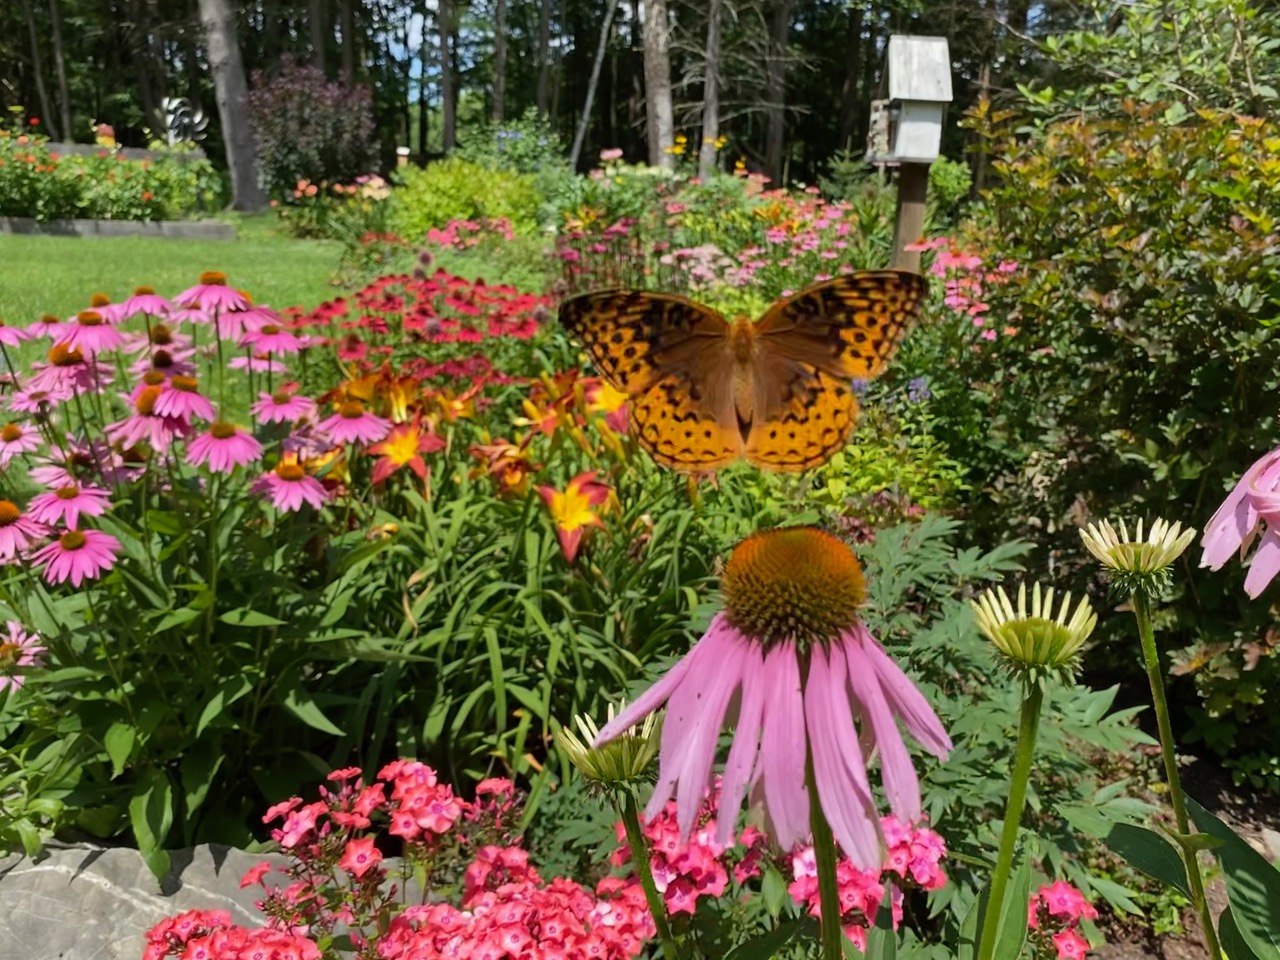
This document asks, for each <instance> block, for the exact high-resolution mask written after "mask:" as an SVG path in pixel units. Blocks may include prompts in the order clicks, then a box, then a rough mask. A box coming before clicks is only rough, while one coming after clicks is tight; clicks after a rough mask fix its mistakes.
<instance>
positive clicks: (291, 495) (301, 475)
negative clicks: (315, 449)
mask: <svg viewBox="0 0 1280 960" xmlns="http://www.w3.org/2000/svg"><path fill="white" fill-rule="evenodd" d="M253 492H254V493H263V494H266V496H267V498H268V499H269V500H270V501H271V503H272V505H273V506H274V507H275V508H276V509H277V510H284V511H286V512H289V513H292V512H295V511H298V510H301V509H302V505H303V504H304V503H309V504H311V506H313V507H314V508H315V509H317V510H319V509H320V508H321V507H323V506H324V504H325V501H326V500H328V499H329V493H328V491H326V490H325V488H324V485H323V484H322V483H321V482H320V481H319V480H317V479H316V478H315V477H312V476H309V475H308V474H307V471H306V470H304V469H303V468H302V465H301V464H299V463H298V462H297V461H296V460H294V459H293V458H292V457H287V458H286V459H284V460H281V461H280V462H279V463H277V464H276V466H275V469H274V470H272V471H270V472H269V473H264V474H263V475H262V476H260V477H259V478H258V479H257V480H256V481H254V484H253Z"/></svg>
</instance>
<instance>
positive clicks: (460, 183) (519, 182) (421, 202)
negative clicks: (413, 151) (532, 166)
mask: <svg viewBox="0 0 1280 960" xmlns="http://www.w3.org/2000/svg"><path fill="white" fill-rule="evenodd" d="M397 179H398V186H397V188H396V189H395V190H394V191H393V192H392V195H391V204H392V208H391V216H390V225H391V229H392V230H393V231H394V232H395V233H398V234H400V236H402V237H404V238H405V239H406V240H409V241H410V242H416V241H418V240H421V239H422V238H423V237H424V236H425V235H426V232H427V231H428V230H430V229H432V228H433V227H435V228H438V227H443V226H445V225H446V224H447V223H449V221H451V220H472V221H484V220H497V219H500V218H506V219H507V220H509V221H510V222H511V226H512V227H513V228H514V229H515V230H516V231H518V232H521V233H531V232H533V231H534V230H535V229H536V227H537V222H538V208H539V206H540V204H541V202H542V200H541V196H540V194H539V193H538V188H537V184H536V182H535V180H534V178H533V177H532V176H530V175H529V174H523V173H513V172H511V171H506V170H499V169H496V168H493V167H490V166H486V165H483V164H477V163H471V162H469V161H467V160H462V159H459V158H456V157H449V158H447V159H445V160H441V161H438V162H436V163H431V164H428V165H427V166H426V167H421V168H419V167H407V168H405V169H403V170H401V171H400V172H399V174H398V178H397Z"/></svg>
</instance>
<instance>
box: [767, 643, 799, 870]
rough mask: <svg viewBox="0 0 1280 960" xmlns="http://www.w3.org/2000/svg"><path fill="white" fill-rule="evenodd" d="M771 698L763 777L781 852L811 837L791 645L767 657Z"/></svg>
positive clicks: (779, 646) (796, 669)
mask: <svg viewBox="0 0 1280 960" xmlns="http://www.w3.org/2000/svg"><path fill="white" fill-rule="evenodd" d="M764 673H765V676H767V677H768V678H769V692H768V694H767V696H766V699H765V703H764V719H763V721H762V726H763V729H764V736H763V737H762V738H761V743H760V753H761V757H760V759H761V772H762V785H763V787H764V798H765V804H766V805H767V806H768V809H769V816H770V818H771V819H772V820H773V832H774V838H775V839H776V840H777V841H778V845H779V846H780V847H782V849H784V850H789V849H790V848H791V847H793V846H795V845H796V844H797V843H800V842H801V841H803V840H804V839H805V837H807V836H808V835H809V794H808V791H807V790H806V788H805V782H804V760H805V733H804V695H803V693H802V691H801V687H800V666H799V664H798V663H797V662H796V648H795V644H793V643H779V644H777V645H776V646H775V647H774V648H773V649H772V650H770V651H769V652H768V653H766V654H765V658H764Z"/></svg>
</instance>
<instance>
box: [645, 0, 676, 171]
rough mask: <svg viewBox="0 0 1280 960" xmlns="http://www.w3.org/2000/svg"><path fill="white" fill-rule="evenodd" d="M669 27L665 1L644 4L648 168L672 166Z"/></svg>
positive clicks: (672, 119) (659, 0) (672, 122)
mask: <svg viewBox="0 0 1280 960" xmlns="http://www.w3.org/2000/svg"><path fill="white" fill-rule="evenodd" d="M670 43H671V24H670V21H669V19H668V17H667V0H645V5H644V106H645V117H644V128H645V136H646V139H647V140H648V142H649V165H650V166H654V167H672V166H674V165H675V156H674V154H672V152H671V148H672V147H673V146H675V136H676V132H675V118H674V116H673V111H672V108H671V53H670V50H669V46H670Z"/></svg>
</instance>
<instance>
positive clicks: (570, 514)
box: [548, 482, 600, 533]
mask: <svg viewBox="0 0 1280 960" xmlns="http://www.w3.org/2000/svg"><path fill="white" fill-rule="evenodd" d="M591 507H592V504H591V500H590V499H588V497H587V495H586V494H585V493H583V491H582V486H581V484H576V483H572V482H571V483H570V484H569V486H568V487H567V488H566V489H565V490H564V491H563V492H562V491H559V490H556V491H554V492H553V493H552V494H551V502H550V503H549V504H548V509H549V510H550V511H551V517H552V519H554V520H555V522H556V526H557V527H559V528H560V529H561V530H563V531H564V532H565V533H573V531H575V530H579V529H581V528H582V527H588V526H594V525H596V524H598V523H599V522H600V518H599V517H597V516H596V515H595V511H593V510H592V509H591Z"/></svg>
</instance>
